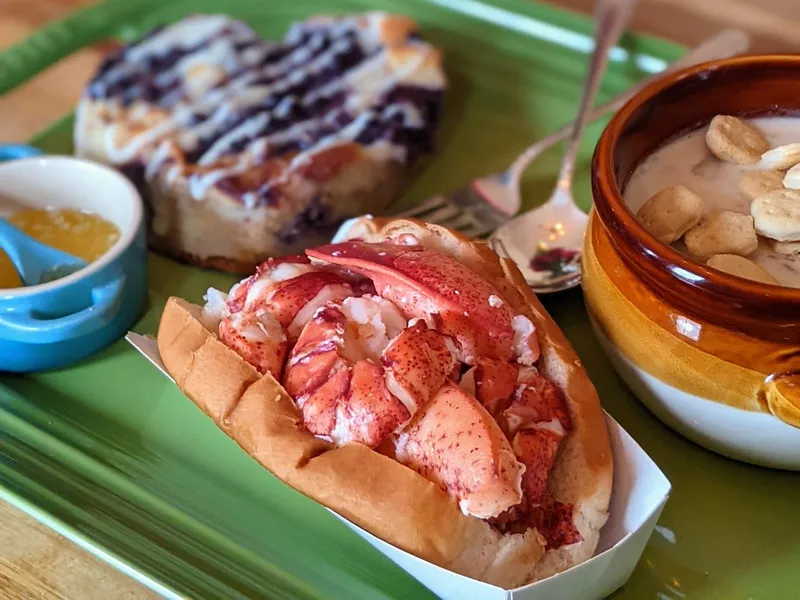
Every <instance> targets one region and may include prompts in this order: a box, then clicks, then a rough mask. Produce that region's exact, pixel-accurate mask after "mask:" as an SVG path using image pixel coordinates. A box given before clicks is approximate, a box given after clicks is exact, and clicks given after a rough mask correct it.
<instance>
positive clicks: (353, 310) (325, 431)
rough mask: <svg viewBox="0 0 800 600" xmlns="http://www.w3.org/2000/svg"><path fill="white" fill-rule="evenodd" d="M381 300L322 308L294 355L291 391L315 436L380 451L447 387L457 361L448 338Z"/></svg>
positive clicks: (288, 388) (288, 382)
mask: <svg viewBox="0 0 800 600" xmlns="http://www.w3.org/2000/svg"><path fill="white" fill-rule="evenodd" d="M405 325H406V322H405V319H404V318H403V316H402V315H401V314H400V312H399V311H398V310H397V308H396V307H395V306H394V305H393V304H392V303H391V302H389V301H388V300H385V299H383V298H380V297H377V296H362V297H360V298H355V297H352V298H347V299H346V300H344V301H343V302H340V303H332V304H328V305H326V306H323V307H322V308H320V309H318V310H317V312H316V313H315V314H314V317H313V318H312V319H311V320H310V321H309V322H308V323H307V324H306V326H305V327H304V328H303V331H302V332H301V334H300V337H299V338H298V340H297V344H296V345H295V347H294V349H293V350H292V353H291V356H290V358H289V362H288V365H287V368H286V376H285V380H284V387H285V388H286V391H287V392H288V393H289V395H290V396H292V398H294V399H295V402H296V403H297V406H298V408H299V409H300V411H301V412H302V413H303V420H304V422H305V424H306V427H308V429H309V431H311V432H312V433H314V434H316V435H321V436H324V437H327V438H329V439H331V440H333V441H334V442H336V443H337V444H339V445H340V444H345V443H349V442H359V443H362V444H365V445H367V446H369V447H371V448H374V447H376V446H378V445H379V444H380V443H381V442H383V441H384V440H385V439H386V438H388V437H389V435H391V434H392V433H394V432H395V431H397V430H398V429H399V428H400V427H402V426H403V425H405V424H406V423H407V422H408V421H409V419H410V418H411V417H412V416H413V414H414V413H415V412H416V411H417V409H418V408H419V406H421V405H423V404H425V403H426V402H427V401H428V400H429V399H430V397H431V396H432V395H433V394H434V393H435V392H436V391H437V390H438V389H439V388H440V387H441V386H442V385H443V384H444V382H445V381H446V380H447V378H448V377H449V376H450V374H452V373H453V371H454V368H455V365H456V361H455V359H454V358H453V356H452V354H451V353H450V351H449V350H448V347H447V344H446V343H445V340H444V338H443V336H442V335H441V334H440V333H438V332H436V331H433V330H429V329H427V328H426V327H425V324H424V323H418V324H417V325H416V326H413V327H409V328H406V329H404V327H405Z"/></svg>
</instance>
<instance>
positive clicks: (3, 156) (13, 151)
mask: <svg viewBox="0 0 800 600" xmlns="http://www.w3.org/2000/svg"><path fill="white" fill-rule="evenodd" d="M42 154H44V152H42V151H41V150H39V149H38V148H34V147H33V146H26V145H25V144H0V162H5V161H7V160H14V159H15V158H28V157H29V156H41V155H42Z"/></svg>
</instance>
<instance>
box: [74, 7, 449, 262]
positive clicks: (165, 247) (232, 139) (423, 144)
mask: <svg viewBox="0 0 800 600" xmlns="http://www.w3.org/2000/svg"><path fill="white" fill-rule="evenodd" d="M444 87H445V78H444V74H443V71H442V67H441V54H440V52H439V51H438V50H437V49H436V48H434V47H433V46H431V45H430V44H427V43H425V42H423V41H421V40H420V39H419V36H418V34H417V32H416V24H415V23H414V21H413V20H411V19H409V18H407V17H403V16H398V15H390V14H386V13H381V12H369V13H364V14H360V15H353V16H349V17H343V18H332V17H314V18H312V19H309V20H307V21H304V22H302V23H297V24H295V25H293V26H292V27H291V28H290V31H289V33H288V34H287V36H286V37H285V39H284V40H283V41H282V42H279V43H272V42H266V41H264V40H261V39H260V38H259V37H258V36H257V35H256V34H255V32H253V31H252V30H251V29H250V28H249V27H248V26H246V25H245V24H244V23H241V22H239V21H235V20H232V19H230V18H228V17H225V16H221V15H196V16H192V17H187V18H186V19H184V20H182V21H179V22H177V23H175V24H172V25H169V26H167V27H164V28H161V29H157V30H154V31H152V32H150V33H149V34H148V35H146V36H145V37H144V38H143V39H141V40H139V41H137V42H134V43H133V44H130V45H127V46H124V47H122V48H120V49H119V50H117V51H116V52H115V53H114V54H112V55H111V56H109V57H108V58H107V59H106V60H105V62H104V63H103V64H102V65H101V66H100V68H99V69H98V72H97V74H96V75H95V77H94V78H93V80H92V81H91V82H90V83H89V85H88V86H87V89H86V93H85V94H84V96H83V98H82V99H81V101H80V104H79V106H78V109H77V114H76V123H75V131H74V138H75V139H74V142H75V152H76V154H77V155H79V156H82V157H85V158H89V159H92V160H95V161H98V162H101V163H105V164H110V165H113V166H115V167H117V168H119V169H120V170H121V171H122V172H123V173H125V174H126V175H128V177H130V178H131V179H132V180H133V181H134V183H135V184H136V185H137V188H138V189H139V191H140V192H141V193H142V195H143V196H144V197H145V199H146V201H147V204H148V206H149V209H150V211H149V212H150V219H149V225H150V240H151V246H152V247H153V248H154V249H156V250H158V251H160V252H163V253H165V254H168V255H171V256H173V257H176V258H178V259H181V260H184V261H186V262H190V263H194V264H198V265H201V266H206V267H213V268H217V269H222V270H228V271H235V272H249V271H252V270H253V269H254V268H255V266H256V265H258V264H259V263H260V262H262V261H263V260H264V259H266V258H267V257H268V256H276V255H281V254H287V253H294V252H297V251H298V250H300V249H302V248H303V247H306V246H308V245H313V244H314V243H317V242H322V241H323V240H324V239H325V238H326V237H328V238H329V237H330V234H331V233H332V232H333V231H334V230H335V227H336V226H338V224H339V223H341V221H343V220H344V219H345V218H347V217H352V216H354V215H358V214H364V213H367V212H380V211H381V210H383V209H384V208H385V207H386V206H387V205H388V204H389V203H390V202H391V201H392V200H393V199H394V198H395V197H396V196H397V195H398V194H399V193H400V191H401V190H402V189H403V186H404V184H405V183H406V182H407V181H408V179H409V177H410V176H411V174H412V172H413V169H414V167H415V165H416V164H417V163H418V161H419V159H420V157H421V156H423V155H425V154H426V153H428V152H429V151H430V149H431V147H432V142H433V133H434V130H435V126H436V123H437V121H438V115H439V110H440V105H441V98H442V90H443V89H444Z"/></svg>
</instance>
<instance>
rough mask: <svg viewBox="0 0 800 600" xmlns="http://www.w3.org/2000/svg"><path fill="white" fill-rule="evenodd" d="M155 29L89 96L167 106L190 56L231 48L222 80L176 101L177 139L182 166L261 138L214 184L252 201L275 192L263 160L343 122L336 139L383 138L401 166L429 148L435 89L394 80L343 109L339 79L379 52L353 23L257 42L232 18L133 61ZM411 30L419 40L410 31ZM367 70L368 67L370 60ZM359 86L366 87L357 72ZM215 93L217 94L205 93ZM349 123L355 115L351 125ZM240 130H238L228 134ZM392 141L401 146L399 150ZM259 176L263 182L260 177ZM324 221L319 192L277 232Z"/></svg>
mask: <svg viewBox="0 0 800 600" xmlns="http://www.w3.org/2000/svg"><path fill="white" fill-rule="evenodd" d="M160 31H163V29H160ZM155 35H157V31H153V32H150V33H148V35H147V36H146V37H145V38H143V39H142V40H140V41H139V42H137V43H136V44H133V45H132V46H129V47H128V48H127V49H123V50H120V51H118V52H116V53H115V54H114V55H112V56H110V57H109V58H107V59H106V60H105V61H104V62H103V64H102V65H101V67H100V69H99V70H98V73H97V75H96V77H95V78H94V80H93V81H92V82H91V84H90V86H89V90H88V94H89V96H90V97H92V98H98V99H100V98H102V99H117V100H118V101H119V102H121V103H122V104H123V105H129V104H130V103H132V102H134V101H136V100H141V101H144V102H145V103H148V104H150V105H155V106H160V107H161V108H165V109H171V108H173V107H175V106H176V104H178V103H179V102H181V101H182V100H184V99H186V90H185V89H184V86H183V84H182V80H183V77H184V76H183V75H182V74H181V73H180V72H179V71H180V70H182V69H184V68H185V66H186V65H188V64H190V63H191V62H192V60H194V59H193V57H192V56H191V55H192V54H195V53H197V54H198V60H197V61H195V64H199V65H203V64H208V61H209V58H208V57H209V56H213V55H215V53H216V51H217V50H218V49H220V48H222V49H223V50H224V51H225V52H227V53H228V54H226V55H225V56H226V58H223V59H220V61H221V62H219V63H217V64H219V65H222V66H223V68H224V69H225V72H224V73H225V74H224V76H223V77H222V81H217V82H216V83H214V84H213V86H212V90H214V93H213V94H211V95H206V96H205V97H204V100H203V101H200V102H194V101H192V102H193V104H189V103H188V101H187V106H186V107H184V106H181V111H184V109H185V108H189V109H190V110H189V111H188V112H182V113H181V117H180V118H181V125H182V126H184V127H188V128H190V129H196V131H191V130H190V131H189V132H187V134H185V135H184V134H181V135H179V136H178V137H177V138H176V142H177V143H179V144H180V146H181V150H182V151H183V152H184V156H185V159H186V162H187V163H190V164H191V163H197V162H200V161H202V162H203V163H204V164H206V163H207V164H209V165H212V166H213V165H214V164H215V163H216V162H217V161H219V160H220V159H226V161H225V162H224V164H226V165H230V164H231V162H230V161H228V160H227V157H233V164H234V165H235V164H236V157H235V155H237V154H241V153H242V152H244V151H246V150H247V149H248V148H250V147H251V144H253V143H254V142H256V141H257V140H264V141H265V143H264V144H263V145H261V146H258V147H256V146H253V153H254V154H253V155H252V156H251V157H250V158H249V159H248V160H253V159H254V160H255V162H256V164H254V165H253V166H252V167H251V168H247V169H244V171H245V172H244V173H243V172H242V170H239V172H238V174H234V175H231V176H229V177H225V178H222V179H219V180H217V181H216V182H215V183H214V184H213V185H215V186H216V187H217V188H218V189H219V190H221V191H224V192H226V193H229V194H231V195H233V196H236V197H240V198H245V197H246V201H247V203H248V204H251V203H253V204H256V205H268V206H269V205H274V204H276V203H277V202H278V201H279V196H280V191H279V189H277V188H276V186H273V185H271V183H270V179H271V178H270V177H269V176H268V175H270V174H272V175H274V174H275V172H276V171H275V169H271V168H269V167H266V166H265V168H263V169H262V168H261V166H262V165H264V163H266V162H267V161H269V160H270V159H272V158H275V157H279V156H281V157H284V158H286V156H285V155H290V156H291V155H293V154H296V153H301V152H304V151H307V150H311V149H313V148H314V147H315V146H316V145H317V144H319V142H320V141H321V140H324V139H325V138H327V137H328V136H331V135H333V134H337V133H338V132H340V131H341V130H342V129H343V128H346V127H348V126H351V127H350V129H349V131H348V133H347V134H346V135H343V136H342V137H340V140H341V141H342V142H345V143H346V142H347V141H353V142H356V143H358V144H361V145H363V146H365V147H368V148H369V147H372V146H374V145H378V144H381V143H382V142H385V143H386V145H387V146H389V147H390V150H391V151H392V152H393V153H394V154H392V155H391V156H393V157H395V158H396V159H397V160H400V161H402V162H404V163H406V164H407V163H410V162H412V161H414V160H416V158H417V157H418V156H419V155H420V154H422V153H425V152H428V151H430V149H431V145H432V137H433V130H434V128H435V126H436V123H437V121H438V118H439V110H440V105H441V101H442V92H441V91H440V90H438V89H426V88H422V87H418V86H414V85H404V84H400V85H394V86H393V87H391V88H390V89H388V90H387V91H386V92H385V93H383V94H382V96H380V97H379V98H378V99H377V103H375V102H374V101H373V104H372V106H369V107H368V108H366V107H363V108H362V109H361V110H363V111H364V112H361V113H356V114H353V113H352V112H350V111H348V110H345V104H346V102H347V100H348V98H350V97H351V94H353V93H354V90H353V89H348V87H347V86H345V85H340V84H337V83H336V82H337V80H339V79H340V78H342V77H343V76H344V75H345V74H346V73H348V72H349V71H351V70H352V69H355V68H357V67H359V66H360V65H362V64H364V63H365V61H367V60H369V59H370V58H371V57H373V56H375V55H376V54H377V53H379V52H381V48H380V47H379V46H378V45H377V44H375V43H373V42H370V41H369V38H366V37H364V38H361V37H359V32H358V31H357V30H356V28H355V27H354V26H353V25H352V24H351V23H348V22H341V21H337V22H335V23H333V24H331V23H330V22H319V23H314V24H305V25H301V26H295V27H294V28H292V30H290V32H289V34H288V35H287V37H286V38H285V39H284V41H283V42H280V43H272V42H264V41H262V40H260V39H259V38H258V37H256V36H255V34H254V33H253V32H252V31H250V30H249V29H248V28H247V27H246V26H244V25H243V24H241V23H235V22H234V23H230V24H227V25H225V26H224V27H222V28H220V29H218V30H217V31H216V32H214V33H213V34H210V35H208V36H207V37H206V39H203V40H201V41H199V42H197V43H195V44H193V45H191V46H190V47H185V48H183V47H179V46H173V47H172V48H169V49H168V50H167V49H166V44H164V43H161V41H160V40H159V44H153V45H152V46H148V47H147V49H148V50H151V49H153V50H154V51H153V52H152V53H151V54H146V53H143V52H139V53H138V56H137V58H138V60H136V61H134V60H133V59H132V56H131V51H132V49H134V48H136V47H137V46H139V45H141V44H142V43H143V42H144V41H145V40H147V39H152V38H153V37H154V36H155ZM413 37H414V39H418V36H416V35H414V36H413ZM215 40H224V43H221V44H220V45H217V46H214V48H212V49H211V51H210V54H209V55H202V54H200V53H201V52H203V51H205V50H208V49H209V47H210V46H211V44H213V43H215ZM228 42H229V43H228ZM156 50H157V51H156ZM223 54H224V52H223ZM182 61H183V62H182ZM179 63H180V67H178V64H179ZM365 68H366V71H365V72H366V73H370V72H371V71H370V70H371V69H372V65H371V64H370V65H365ZM329 84H330V88H328V89H326V88H325V86H328V85H329ZM358 85H359V86H364V83H363V78H362V79H361V83H359V84H358ZM367 85H369V84H367ZM367 89H368V88H367ZM262 92H263V96H262V97H260V98H259V97H258V96H259V94H260V93H262ZM215 95H216V96H215ZM214 97H218V100H207V99H208V98H214ZM366 97H367V98H369V96H366ZM203 102H205V104H203ZM212 102H213V103H214V104H212V105H211V106H209V104H211V103H212ZM237 102H238V103H239V106H238V107H237ZM176 114H177V113H176ZM355 120H357V121H358V122H357V123H354V121H355ZM237 128H239V129H238V132H239V133H237V134H233V135H232V134H231V132H233V131H235V130H237ZM338 141H339V140H336V141H335V142H334V143H337V142H338ZM384 147H386V146H384ZM256 148H257V151H258V155H257V156H255V152H256ZM397 148H399V149H400V150H401V151H402V153H400V154H398V153H396V149H397ZM209 151H211V154H208V153H209ZM206 155H207V158H206V159H204V158H203V157H204V156H206ZM272 164H273V165H277V164H278V163H272ZM131 165H133V163H131ZM136 168H137V169H138V171H137V170H136V169H134V167H133V166H130V165H125V167H123V171H125V170H126V169H127V171H129V172H130V173H129V177H131V178H134V177H136V178H137V179H138V178H141V179H142V181H143V175H144V167H142V166H141V165H139V164H138V163H136ZM234 173H236V170H234ZM262 173H263V174H264V179H263V180H259V177H260V175H261V174H262ZM327 220H328V219H327V216H326V214H325V207H324V205H323V204H322V202H321V200H319V199H317V200H315V202H312V203H311V204H310V205H309V206H308V207H307V208H306V210H305V211H304V213H303V214H302V215H300V216H298V218H297V219H296V220H295V222H293V224H292V226H291V227H289V228H288V229H287V230H286V232H285V233H284V234H282V235H283V236H284V237H285V238H286V239H287V240H289V239H291V238H292V236H295V235H301V234H302V232H307V231H308V230H309V229H310V228H314V227H318V226H322V225H324V224H325V223H326V221H327ZM297 232H300V233H297ZM287 243H288V242H287Z"/></svg>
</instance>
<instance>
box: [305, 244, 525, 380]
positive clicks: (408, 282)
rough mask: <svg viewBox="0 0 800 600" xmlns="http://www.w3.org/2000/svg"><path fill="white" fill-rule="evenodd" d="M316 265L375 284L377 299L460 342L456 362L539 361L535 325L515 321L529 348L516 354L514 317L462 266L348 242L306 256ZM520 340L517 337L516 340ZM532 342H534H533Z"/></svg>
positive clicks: (417, 251)
mask: <svg viewBox="0 0 800 600" xmlns="http://www.w3.org/2000/svg"><path fill="white" fill-rule="evenodd" d="M306 254H307V255H308V256H309V257H311V258H312V259H313V260H315V261H318V262H322V263H327V264H333V265H337V266H339V267H343V268H345V269H348V270H350V271H353V272H356V273H358V274H361V275H364V276H366V277H368V278H369V279H371V280H372V282H373V284H374V285H375V290H376V291H377V293H378V295H380V296H381V297H383V298H386V299H388V300H391V301H392V302H394V303H395V305H397V307H398V308H399V309H400V311H401V312H402V313H403V314H404V315H405V317H406V318H407V319H415V318H416V319H423V320H424V321H425V322H426V323H427V324H428V325H429V327H431V328H433V329H437V330H439V331H441V332H442V333H444V334H445V335H448V336H451V337H453V338H455V340H457V342H458V347H459V355H458V357H457V358H458V359H459V360H461V361H462V362H465V363H467V364H474V363H475V361H476V360H477V358H478V357H482V356H483V357H487V358H496V359H500V360H509V359H512V358H516V356H515V354H518V355H520V356H521V355H522V354H525V356H526V360H527V361H530V360H535V358H533V359H531V355H532V354H535V355H536V356H538V343H537V342H536V339H535V338H536V336H535V335H531V334H532V332H533V325H532V324H531V323H530V321H527V319H525V317H522V319H524V320H526V321H527V324H525V323H523V322H522V321H520V317H519V316H517V317H516V323H517V327H516V328H517V329H520V328H522V329H524V330H525V331H524V334H525V336H526V337H525V339H524V340H521V341H520V340H517V342H518V343H519V344H524V345H526V346H528V347H526V348H524V349H522V350H521V351H517V350H516V349H515V324H514V322H515V315H514V313H513V312H512V310H511V308H510V307H509V306H508V305H507V304H506V303H505V302H504V301H503V300H502V299H501V298H500V293H499V292H498V291H497V290H496V289H495V288H494V287H493V286H492V285H491V284H490V283H489V282H488V281H486V280H485V279H483V278H482V277H481V276H480V275H478V274H476V273H475V272H474V271H472V270H471V269H469V268H467V267H466V266H464V265H462V264H461V263H460V262H458V261H457V260H455V259H454V258H451V257H449V256H446V255H444V254H441V253H439V252H435V251H433V250H429V249H426V248H424V247H422V246H419V245H402V244H392V243H383V244H373V243H364V242H344V243H341V244H330V245H327V246H320V247H318V248H313V249H310V250H307V251H306ZM517 337H518V336H517ZM531 338H532V339H531Z"/></svg>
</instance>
